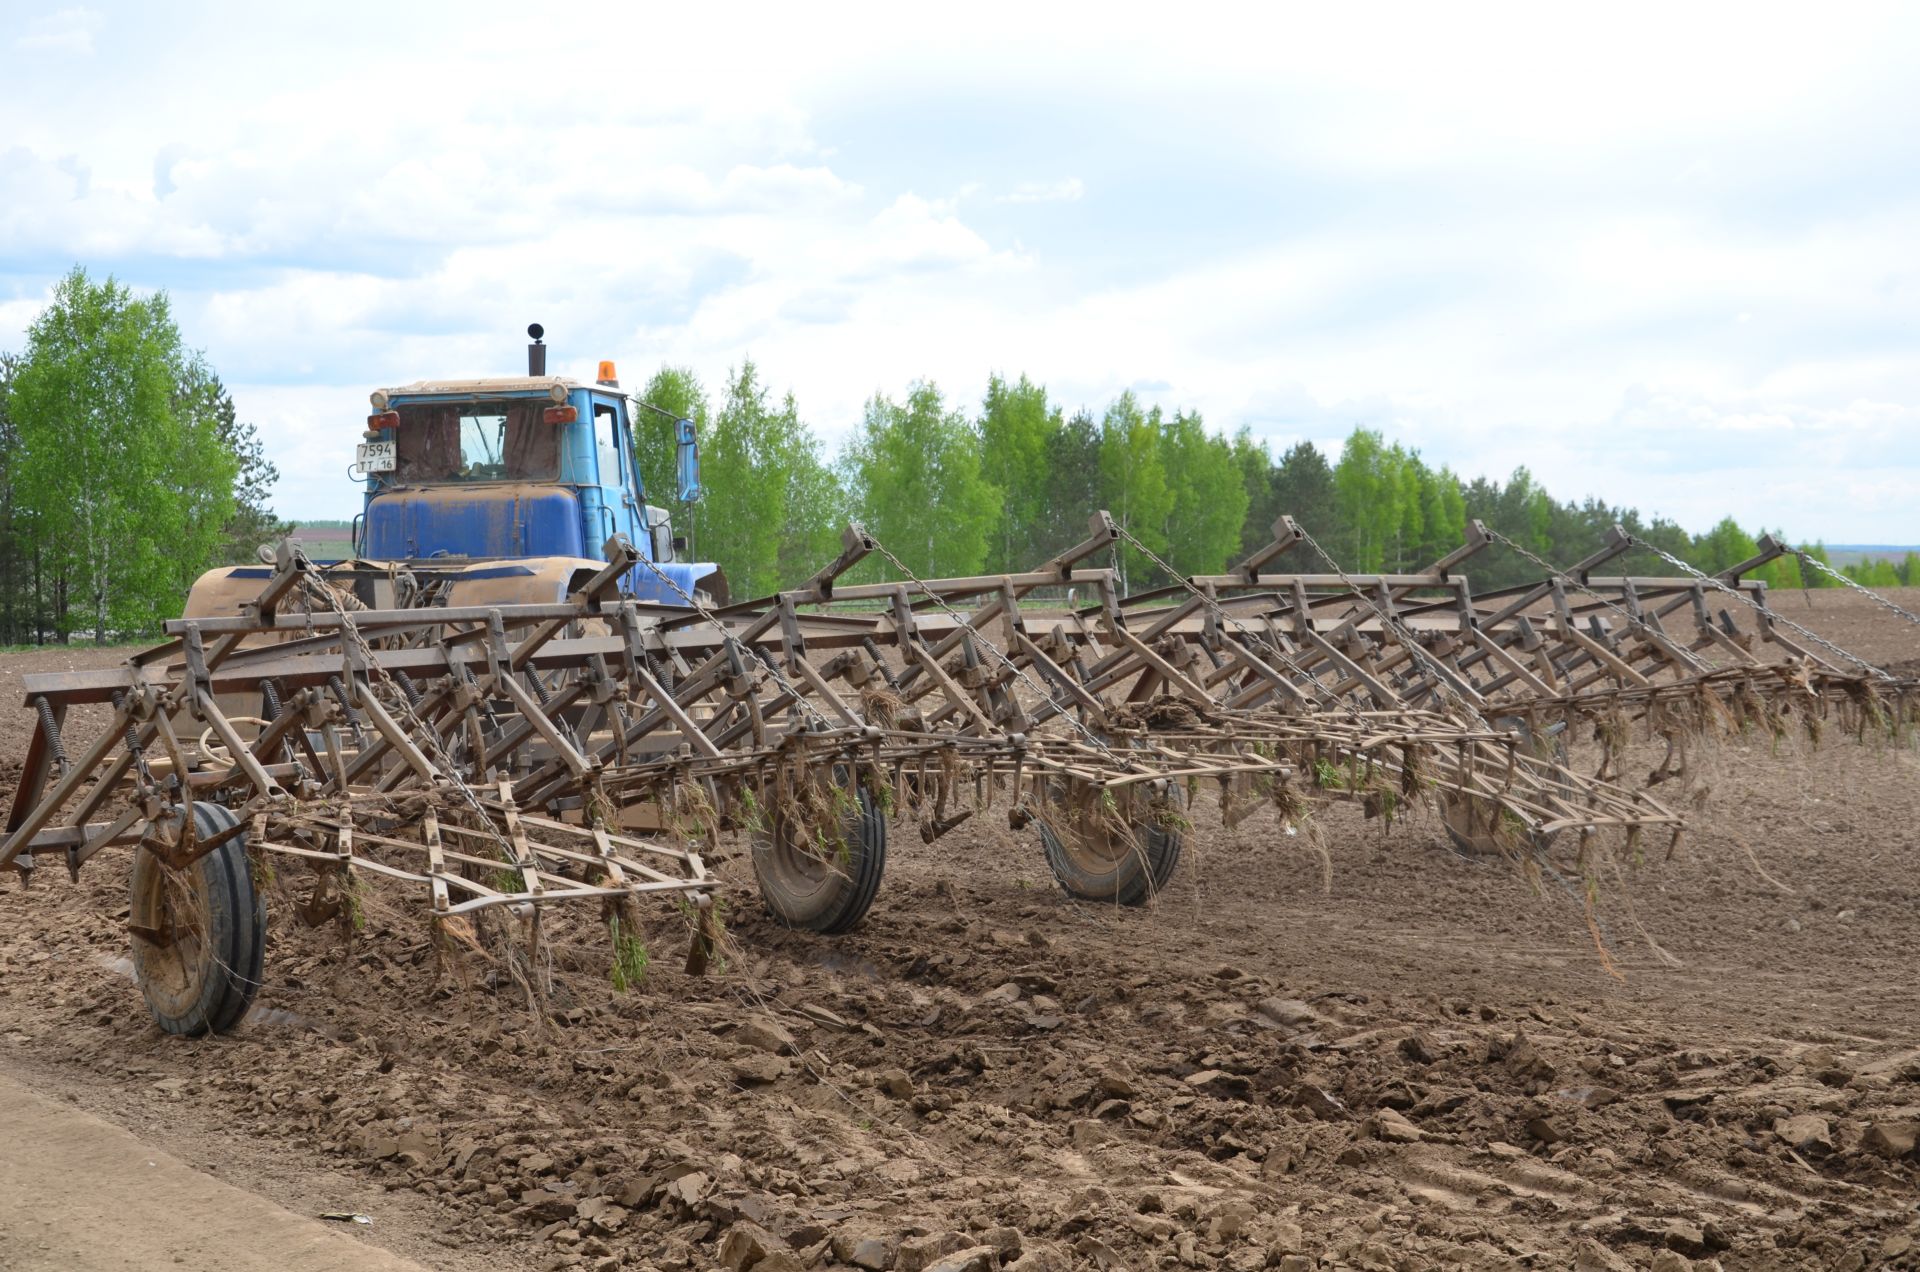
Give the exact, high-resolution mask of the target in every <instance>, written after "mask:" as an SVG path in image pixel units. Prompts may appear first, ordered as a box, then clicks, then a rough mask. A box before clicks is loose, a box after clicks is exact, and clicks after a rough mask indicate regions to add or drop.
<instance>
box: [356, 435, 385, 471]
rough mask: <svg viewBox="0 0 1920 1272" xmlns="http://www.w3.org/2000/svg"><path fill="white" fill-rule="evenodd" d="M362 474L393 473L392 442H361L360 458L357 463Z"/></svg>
mask: <svg viewBox="0 0 1920 1272" xmlns="http://www.w3.org/2000/svg"><path fill="white" fill-rule="evenodd" d="M357 462H358V463H359V465H360V471H361V472H363V473H390V472H392V471H393V463H394V456H393V443H392V442H362V443H360V457H359V460H358V461H357Z"/></svg>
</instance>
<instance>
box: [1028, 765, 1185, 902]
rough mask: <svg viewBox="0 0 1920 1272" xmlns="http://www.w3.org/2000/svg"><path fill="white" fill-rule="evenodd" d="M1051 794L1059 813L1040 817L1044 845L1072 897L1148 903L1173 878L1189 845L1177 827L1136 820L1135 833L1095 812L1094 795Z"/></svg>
mask: <svg viewBox="0 0 1920 1272" xmlns="http://www.w3.org/2000/svg"><path fill="white" fill-rule="evenodd" d="M1049 793H1050V794H1051V795H1052V796H1053V798H1052V800H1051V803H1052V811H1054V812H1055V813H1056V818H1055V819H1054V820H1051V821H1050V820H1049V818H1047V817H1041V818H1039V819H1038V820H1039V825H1040V847H1041V848H1042V849H1043V850H1044V851H1045V853H1046V856H1047V868H1048V869H1050V870H1052V871H1053V877H1054V878H1055V879H1057V880H1059V882H1060V886H1061V887H1062V888H1063V889H1065V890H1066V893H1067V895H1068V896H1073V897H1078V898H1080V899H1081V900H1083V901H1111V902H1115V903H1117V904H1119V905H1144V904H1145V903H1146V902H1147V900H1148V898H1150V897H1152V896H1153V895H1154V894H1155V893H1157V892H1159V891H1160V889H1162V888H1164V887H1166V886H1167V881H1168V880H1169V879H1171V878H1173V871H1174V867H1176V866H1178V865H1179V864H1180V852H1181V849H1182V848H1183V847H1184V846H1185V841H1184V840H1183V839H1182V838H1181V836H1180V832H1179V831H1177V830H1172V829H1169V828H1168V827H1165V826H1153V825H1147V824H1145V823H1141V822H1135V823H1134V824H1133V826H1132V827H1131V828H1130V829H1131V832H1132V833H1131V834H1127V833H1122V831H1121V828H1120V827H1118V826H1115V825H1111V824H1109V822H1110V820H1111V819H1110V818H1103V817H1095V816H1093V815H1092V807H1093V805H1092V797H1091V796H1087V795H1080V796H1077V797H1076V798H1074V799H1072V800H1071V801H1069V800H1068V799H1066V798H1064V797H1063V793H1062V792H1059V791H1057V790H1052V791H1050V792H1049ZM1061 814H1064V816H1061Z"/></svg>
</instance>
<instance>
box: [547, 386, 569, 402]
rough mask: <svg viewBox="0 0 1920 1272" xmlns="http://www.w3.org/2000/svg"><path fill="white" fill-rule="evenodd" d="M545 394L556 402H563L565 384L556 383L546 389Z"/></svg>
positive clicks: (565, 394)
mask: <svg viewBox="0 0 1920 1272" xmlns="http://www.w3.org/2000/svg"><path fill="white" fill-rule="evenodd" d="M547 396H548V397H550V398H552V399H553V400H554V401H556V402H564V401H566V400H567V386H566V385H564V384H556V385H554V386H553V387H552V388H550V389H548V390H547Z"/></svg>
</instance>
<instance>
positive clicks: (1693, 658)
mask: <svg viewBox="0 0 1920 1272" xmlns="http://www.w3.org/2000/svg"><path fill="white" fill-rule="evenodd" d="M1487 537H1488V538H1489V539H1492V540H1493V541H1494V542H1495V543H1504V544H1506V545H1507V546H1508V547H1509V548H1512V549H1513V550H1514V551H1515V552H1518V553H1519V554H1520V555H1521V556H1523V557H1525V558H1526V559H1527V560H1529V561H1531V562H1533V563H1534V564H1535V565H1537V566H1539V567H1540V568H1541V569H1543V570H1545V571H1547V573H1549V574H1552V575H1555V576H1556V577H1559V578H1563V579H1565V580H1566V581H1567V582H1569V583H1571V584H1573V585H1574V586H1575V587H1577V588H1579V589H1580V590H1581V591H1582V592H1585V593H1586V594H1587V595H1588V596H1591V597H1592V598H1593V599H1594V600H1596V601H1598V602H1600V603H1601V604H1602V605H1604V606H1606V607H1607V608H1608V609H1610V610H1612V611H1613V612H1614V613H1615V614H1618V615H1619V616H1620V617H1621V618H1623V619H1625V620H1626V622H1627V626H1628V630H1632V629H1633V628H1635V627H1643V626H1645V624H1644V623H1643V622H1642V621H1641V620H1640V619H1637V618H1635V617H1634V616H1633V615H1632V614H1630V613H1628V612H1627V611H1626V610H1624V609H1621V608H1620V607H1619V606H1618V605H1615V604H1614V603H1613V602H1612V601H1610V600H1608V599H1607V598H1606V597H1604V596H1602V595H1601V594H1600V593H1598V592H1596V591H1594V590H1593V589H1592V588H1590V587H1588V586H1587V585H1586V583H1585V582H1584V581H1583V580H1581V579H1580V578H1579V577H1578V576H1576V575H1574V574H1570V573H1568V572H1567V571H1566V570H1563V569H1561V568H1560V567H1559V566H1557V565H1554V564H1553V563H1552V562H1551V561H1548V560H1547V559H1546V558H1545V557H1542V556H1540V555H1539V554H1538V553H1535V552H1533V551H1532V550H1530V549H1528V548H1523V547H1521V546H1520V545H1519V544H1518V543H1515V542H1514V541H1513V540H1512V539H1509V538H1507V536H1506V535H1504V534H1501V533H1500V532H1499V531H1498V530H1494V529H1488V531H1487ZM1673 649H1674V652H1675V653H1678V654H1680V655H1681V656H1682V657H1684V658H1685V659H1686V660H1687V661H1688V662H1689V663H1691V664H1693V669H1694V670H1695V671H1698V672H1703V673H1705V672H1711V671H1712V670H1713V667H1712V666H1711V665H1710V664H1709V663H1708V662H1707V661H1706V660H1705V659H1704V658H1701V657H1700V656H1698V655H1697V654H1695V653H1694V652H1693V651H1692V650H1690V649H1682V648H1681V647H1680V646H1678V645H1675V646H1674V647H1673Z"/></svg>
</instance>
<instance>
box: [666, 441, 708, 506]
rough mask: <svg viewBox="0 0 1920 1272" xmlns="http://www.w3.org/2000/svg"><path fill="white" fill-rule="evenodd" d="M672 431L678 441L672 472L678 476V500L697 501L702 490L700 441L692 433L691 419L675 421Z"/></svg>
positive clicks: (682, 501) (684, 501) (683, 501)
mask: <svg viewBox="0 0 1920 1272" xmlns="http://www.w3.org/2000/svg"><path fill="white" fill-rule="evenodd" d="M673 433H674V439H675V440H676V441H677V442H678V443H679V446H678V450H677V453H676V454H675V456H674V459H675V463H674V473H675V476H677V477H678V478H679V485H680V502H681V503H697V502H699V499H700V496H701V494H702V493H704V492H703V491H702V490H701V489H700V441H699V439H698V438H697V437H696V436H695V435H694V431H693V421H692V420H679V421H677V422H676V423H675V424H674V426H673Z"/></svg>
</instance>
